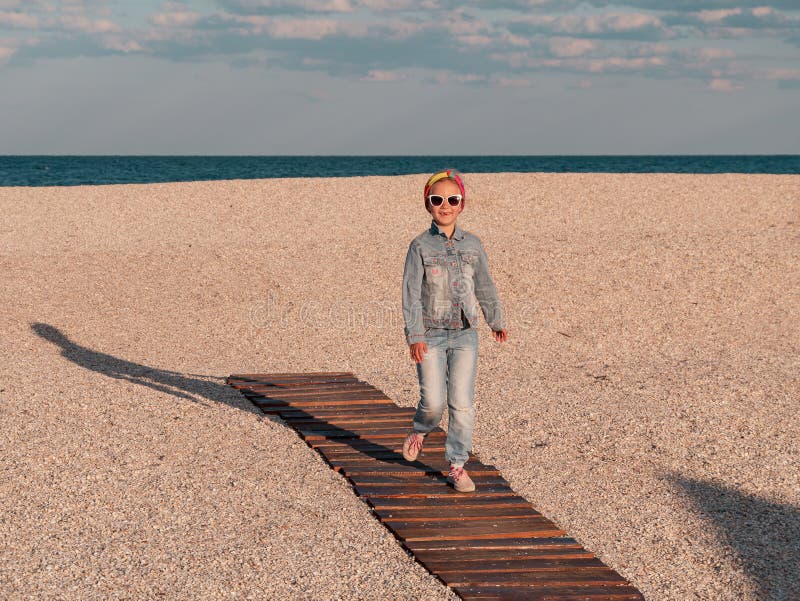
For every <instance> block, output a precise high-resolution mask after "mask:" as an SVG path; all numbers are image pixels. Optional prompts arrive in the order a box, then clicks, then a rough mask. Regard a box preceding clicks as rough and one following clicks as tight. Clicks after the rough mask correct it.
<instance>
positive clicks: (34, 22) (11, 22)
mask: <svg viewBox="0 0 800 601" xmlns="http://www.w3.org/2000/svg"><path fill="white" fill-rule="evenodd" d="M0 27H10V28H14V29H36V28H38V27H39V19H38V18H37V17H36V16H35V15H29V14H26V13H21V12H5V11H4V12H0Z"/></svg>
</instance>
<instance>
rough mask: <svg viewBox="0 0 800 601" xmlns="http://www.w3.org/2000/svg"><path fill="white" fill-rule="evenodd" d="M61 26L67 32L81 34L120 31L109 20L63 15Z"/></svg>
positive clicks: (117, 26)
mask: <svg viewBox="0 0 800 601" xmlns="http://www.w3.org/2000/svg"><path fill="white" fill-rule="evenodd" d="M60 22H61V26H62V27H63V28H64V29H66V30H68V31H80V32H83V33H112V32H117V31H120V27H119V25H117V24H116V23H114V22H113V21H110V20H109V19H94V20H93V19H90V18H89V17H84V16H82V15H63V16H62V17H61V19H60Z"/></svg>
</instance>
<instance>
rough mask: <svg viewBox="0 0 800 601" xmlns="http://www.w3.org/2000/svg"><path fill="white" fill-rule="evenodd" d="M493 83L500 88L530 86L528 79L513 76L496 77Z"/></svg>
mask: <svg viewBox="0 0 800 601" xmlns="http://www.w3.org/2000/svg"><path fill="white" fill-rule="evenodd" d="M493 83H495V84H496V85H498V86H499V87H501V88H528V87H530V86H531V82H530V80H529V79H523V78H519V77H517V78H514V77H496V78H494V79H493Z"/></svg>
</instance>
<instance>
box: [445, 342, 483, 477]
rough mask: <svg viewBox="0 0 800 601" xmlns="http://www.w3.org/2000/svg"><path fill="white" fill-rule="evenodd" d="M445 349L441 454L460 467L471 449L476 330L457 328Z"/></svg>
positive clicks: (476, 366) (476, 352) (476, 354)
mask: <svg viewBox="0 0 800 601" xmlns="http://www.w3.org/2000/svg"><path fill="white" fill-rule="evenodd" d="M448 347H449V348H448V350H447V370H448V380H447V404H448V407H449V417H450V425H449V427H448V430H447V440H446V441H445V444H444V455H445V459H447V460H448V461H449V462H450V463H451V464H453V465H455V466H457V467H458V466H462V465H464V464H465V463H466V462H467V459H468V458H469V452H470V451H471V450H472V428H473V425H474V422H475V407H474V405H473V397H474V396H475V376H476V375H477V369H478V331H477V330H476V329H475V328H467V329H465V330H459V331H458V334H454V335H452V337H451V339H450V344H449V345H448Z"/></svg>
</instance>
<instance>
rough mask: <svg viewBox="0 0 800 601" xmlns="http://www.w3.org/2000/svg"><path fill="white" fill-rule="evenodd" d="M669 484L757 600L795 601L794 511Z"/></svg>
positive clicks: (731, 492)
mask: <svg viewBox="0 0 800 601" xmlns="http://www.w3.org/2000/svg"><path fill="white" fill-rule="evenodd" d="M670 480H671V481H672V483H673V485H675V486H676V488H677V489H678V490H679V491H680V492H681V494H682V495H685V496H686V497H687V498H689V499H690V500H691V501H692V503H693V504H694V505H695V507H697V510H698V512H699V513H700V514H701V515H702V516H703V517H704V518H706V519H707V520H709V521H710V522H711V523H712V524H713V525H714V527H715V530H716V531H717V533H718V536H719V538H720V541H721V542H723V543H724V544H725V545H727V546H728V547H730V548H731V549H733V551H734V552H735V553H736V554H737V555H738V557H739V559H740V561H741V564H742V566H743V567H744V569H745V571H746V573H747V575H748V576H749V577H750V579H751V582H752V583H753V585H754V586H755V588H756V590H757V591H758V599H760V600H762V601H796V600H797V599H800V508H799V507H794V506H791V505H780V504H777V503H772V502H770V501H767V500H765V499H761V498H759V497H756V496H752V495H748V494H745V493H742V492H740V491H737V490H736V489H733V488H729V487H726V486H724V485H721V484H717V483H713V482H707V481H703V480H696V479H692V478H685V477H681V476H680V475H677V474H672V475H671V476H670Z"/></svg>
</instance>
